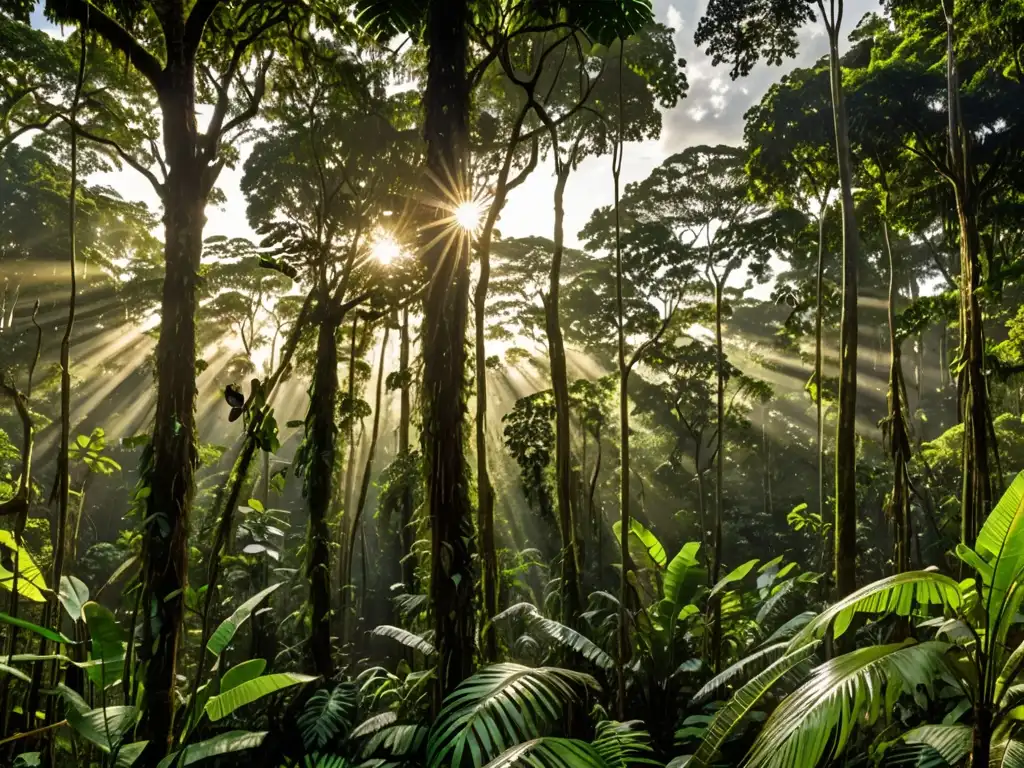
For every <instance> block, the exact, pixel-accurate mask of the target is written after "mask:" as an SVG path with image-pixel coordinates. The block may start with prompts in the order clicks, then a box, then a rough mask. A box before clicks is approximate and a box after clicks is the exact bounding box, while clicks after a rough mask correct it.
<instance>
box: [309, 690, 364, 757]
mask: <svg viewBox="0 0 1024 768" xmlns="http://www.w3.org/2000/svg"><path fill="white" fill-rule="evenodd" d="M357 698H358V694H357V692H356V689H355V686H353V685H351V684H350V683H342V684H340V685H336V686H335V687H334V688H331V689H327V688H324V689H322V690H319V691H317V692H316V693H314V694H313V695H312V696H310V697H309V700H308V701H307V702H306V705H305V707H303V709H302V714H301V715H299V718H298V721H297V722H298V726H299V730H300V731H301V733H302V743H303V744H304V745H305V747H306V750H307V751H311V752H315V751H316V750H319V749H324V748H325V747H327V745H328V744H330V743H331V742H332V741H334V740H335V739H337V738H338V737H339V735H342V734H344V733H347V732H348V730H349V728H351V726H352V717H353V715H355V713H356V700H357Z"/></svg>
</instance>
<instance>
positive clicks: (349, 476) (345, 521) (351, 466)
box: [336, 315, 362, 643]
mask: <svg viewBox="0 0 1024 768" xmlns="http://www.w3.org/2000/svg"><path fill="white" fill-rule="evenodd" d="M358 333H359V316H358V315H356V316H354V317H353V318H352V333H351V335H350V336H349V349H348V394H347V398H348V408H349V412H348V414H347V415H346V416H345V418H347V419H348V435H347V439H348V458H347V459H346V460H345V472H344V475H345V480H344V483H345V484H344V490H343V493H344V497H343V499H342V502H341V503H342V507H341V510H342V511H341V514H340V515H339V517H338V553H339V554H338V562H337V565H338V574H337V576H338V597H339V601H338V603H339V605H338V612H337V615H336V619H337V622H338V625H339V635H340V636H341V638H342V643H344V642H346V639H347V638H348V618H349V617H348V611H347V610H346V608H345V606H347V605H348V604H349V592H350V587H351V585H350V584H349V579H348V575H349V574H348V567H347V564H346V562H345V553H347V552H348V551H349V541H348V534H349V526H350V523H349V521H350V520H351V519H352V517H353V514H352V513H353V509H352V489H353V486H354V484H355V475H356V419H355V402H356V400H355V398H356V339H357V336H358ZM361 441H362V437H361V436H360V442H361ZM352 530H355V529H354V528H353V529H352Z"/></svg>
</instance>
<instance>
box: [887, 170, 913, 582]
mask: <svg viewBox="0 0 1024 768" xmlns="http://www.w3.org/2000/svg"><path fill="white" fill-rule="evenodd" d="M883 173H884V171H883ZM884 184H885V182H884V179H883V185H884ZM883 207H884V208H885V213H884V214H883V216H882V236H883V240H884V242H885V251H886V254H887V256H888V257H889V302H888V305H889V306H888V325H889V392H888V401H889V414H888V419H887V421H888V427H887V431H888V433H889V435H888V436H889V455H890V457H891V459H892V471H893V485H892V498H891V499H890V502H889V515H890V516H891V518H892V522H893V539H894V541H893V544H894V547H893V566H894V570H895V572H896V573H904V572H906V571H909V570H910V540H911V528H910V470H909V468H908V465H909V463H910V435H909V434H908V432H907V421H906V418H907V417H906V413H905V412H904V406H905V404H906V393H905V391H904V383H903V364H902V362H901V350H900V343H899V340H898V339H897V338H896V297H897V292H896V262H895V257H894V255H893V250H892V241H891V238H890V233H889V221H888V210H889V192H888V190H887V189H886V191H885V199H884V202H883Z"/></svg>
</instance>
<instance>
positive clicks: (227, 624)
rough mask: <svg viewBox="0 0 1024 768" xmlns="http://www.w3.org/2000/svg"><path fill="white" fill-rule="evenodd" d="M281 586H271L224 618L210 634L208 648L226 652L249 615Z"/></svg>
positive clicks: (214, 651)
mask: <svg viewBox="0 0 1024 768" xmlns="http://www.w3.org/2000/svg"><path fill="white" fill-rule="evenodd" d="M282 583H283V582H282ZM280 586H281V584H274V585H272V586H269V587H267V588H266V589H264V590H263V591H262V592H258V593H257V594H255V595H253V596H252V597H250V598H249V599H248V600H246V601H245V602H244V603H242V604H241V605H240V606H238V607H237V608H235V610H234V613H232V614H231V615H230V616H228V617H227V618H226V619H224V621H222V622H221V623H220V626H219V627H217V629H216V631H214V633H213V634H212V635H210V639H209V641H207V643H206V649H207V650H208V651H209V652H210V653H212V654H213V655H214V656H220V655H221V654H222V653H224V650H225V649H226V648H227V647H228V645H229V644H230V643H231V640H232V638H234V636H235V633H236V632H237V631H238V629H239V627H241V626H242V625H243V624H244V623H245V622H246V621H248V620H249V617H250V616H252V612H253V611H254V610H255V609H256V606H257V605H259V604H260V603H262V602H263V601H264V600H265V599H266V598H267V596H268V595H270V594H272V593H273V592H274V590H276V589H277V588H279V587H280Z"/></svg>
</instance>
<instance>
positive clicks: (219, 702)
mask: <svg viewBox="0 0 1024 768" xmlns="http://www.w3.org/2000/svg"><path fill="white" fill-rule="evenodd" d="M313 680H316V677H313V676H310V675H300V674H297V673H295V672H278V673H276V674H273V675H263V676H262V677H257V678H255V679H254V680H247V681H246V682H244V683H241V684H239V685H237V686H236V687H234V688H232V689H231V690H230V691H224V692H223V693H220V694H218V695H217V696H212V697H210V700H209V701H208V702H206V707H205V708H204V710H205V712H206V716H207V717H209V718H210V719H211V720H213V721H217V720H222V719H223V718H225V717H227V716H228V715H230V714H231V713H232V712H234V711H235V710H236V709H238V708H239V707H244V706H245V705H246V704H251V703H252V702H254V701H257V700H259V699H262V698H263V697H264V696H269V695H270V694H272V693H276V692H277V691H280V690H283V689H285V688H290V687H291V686H293V685H301V684H302V683H309V682H312V681H313Z"/></svg>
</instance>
